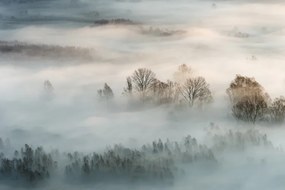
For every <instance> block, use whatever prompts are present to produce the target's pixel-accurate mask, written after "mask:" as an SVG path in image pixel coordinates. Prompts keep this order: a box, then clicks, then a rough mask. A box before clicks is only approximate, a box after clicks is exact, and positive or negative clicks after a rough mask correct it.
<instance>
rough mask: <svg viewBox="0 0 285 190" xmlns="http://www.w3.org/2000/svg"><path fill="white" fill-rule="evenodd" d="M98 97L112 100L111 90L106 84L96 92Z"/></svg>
mask: <svg viewBox="0 0 285 190" xmlns="http://www.w3.org/2000/svg"><path fill="white" fill-rule="evenodd" d="M98 95H99V97H100V98H102V99H105V100H109V99H112V98H114V93H113V90H112V89H111V87H110V86H109V85H108V84H107V83H105V84H104V88H103V89H99V90H98Z"/></svg>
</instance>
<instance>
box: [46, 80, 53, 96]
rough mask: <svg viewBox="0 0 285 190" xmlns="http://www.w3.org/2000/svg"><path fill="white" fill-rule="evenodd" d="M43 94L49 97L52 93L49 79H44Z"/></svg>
mask: <svg viewBox="0 0 285 190" xmlns="http://www.w3.org/2000/svg"><path fill="white" fill-rule="evenodd" d="M44 95H45V96H46V97H47V98H48V99H50V98H52V96H53V95H54V87H53V85H52V84H51V82H50V81H49V80H45V81H44Z"/></svg>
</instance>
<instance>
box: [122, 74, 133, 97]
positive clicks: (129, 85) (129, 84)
mask: <svg viewBox="0 0 285 190" xmlns="http://www.w3.org/2000/svg"><path fill="white" fill-rule="evenodd" d="M132 93H133V83H132V78H131V77H127V86H126V88H124V92H123V94H125V95H132Z"/></svg>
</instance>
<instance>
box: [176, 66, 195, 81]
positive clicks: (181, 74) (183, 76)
mask: <svg viewBox="0 0 285 190" xmlns="http://www.w3.org/2000/svg"><path fill="white" fill-rule="evenodd" d="M192 73H193V72H192V69H191V67H189V66H187V65H186V64H182V65H179V67H178V71H176V72H175V73H174V80H175V81H176V82H179V83H184V82H185V81H186V80H187V79H188V78H190V77H192Z"/></svg>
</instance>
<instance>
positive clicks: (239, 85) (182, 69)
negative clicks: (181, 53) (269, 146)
mask: <svg viewBox="0 0 285 190" xmlns="http://www.w3.org/2000/svg"><path fill="white" fill-rule="evenodd" d="M126 83H127V85H126V87H125V88H124V92H123V94H124V95H126V96H128V97H130V98H132V99H138V100H140V101H142V102H144V103H146V102H151V103H155V104H158V105H161V104H175V105H180V106H189V107H191V108H194V107H195V108H201V107H205V106H206V105H208V104H209V103H211V102H212V101H213V97H212V92H211V90H210V88H209V84H208V83H207V82H206V80H205V78H204V77H201V76H198V77H197V76H195V75H193V72H192V69H191V68H190V67H188V66H187V65H185V64H183V65H180V66H179V68H178V71H177V72H175V73H174V81H170V80H168V81H166V82H162V81H160V80H159V79H157V78H156V75H155V73H154V72H153V71H151V70H150V69H146V68H140V69H137V70H135V71H134V73H133V74H132V75H131V76H129V77H127V81H126ZM226 93H227V95H228V97H229V100H230V101H229V102H230V106H231V111H232V115H233V116H234V117H235V118H236V119H237V120H240V121H245V122H251V123H254V124H255V123H256V122H257V121H267V122H272V123H282V122H283V121H284V119H285V98H284V97H282V96H281V97H279V98H276V99H275V100H274V101H272V100H271V98H270V96H269V95H268V93H267V92H266V91H265V90H264V88H263V87H262V86H261V85H260V84H259V83H258V82H257V81H256V80H255V79H254V78H250V77H246V76H241V75H237V76H236V78H235V79H234V80H233V81H232V82H231V83H230V86H229V88H228V89H227V90H226ZM98 94H99V96H100V98H101V99H105V100H110V99H112V98H113V97H114V93H113V91H112V89H111V87H110V86H109V85H108V84H107V83H105V86H104V88H103V89H100V90H99V91H98Z"/></svg>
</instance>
